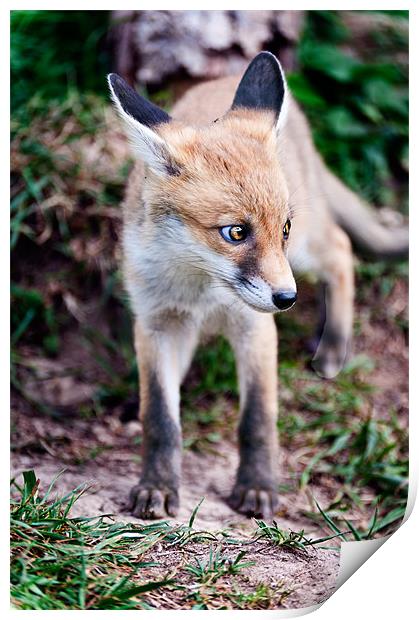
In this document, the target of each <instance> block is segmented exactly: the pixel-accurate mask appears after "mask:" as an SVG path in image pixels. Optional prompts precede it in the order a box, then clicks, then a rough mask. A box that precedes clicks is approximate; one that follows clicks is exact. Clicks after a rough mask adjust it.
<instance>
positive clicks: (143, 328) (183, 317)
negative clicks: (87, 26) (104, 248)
mask: <svg viewBox="0 0 419 620" xmlns="http://www.w3.org/2000/svg"><path fill="white" fill-rule="evenodd" d="M109 86H110V89H111V94H112V98H113V101H114V103H115V104H116V107H117V109H118V111H119V113H120V115H121V116H122V118H123V119H124V121H125V123H126V125H127V127H128V130H129V133H130V137H131V140H132V143H133V146H134V148H135V150H136V152H137V154H138V156H139V159H140V161H139V163H138V164H137V166H136V168H135V169H134V171H133V173H132V175H131V177H130V180H129V185H128V189H127V195H126V200H125V204H124V231H123V249H124V277H125V284H126V288H127V290H128V292H129V295H130V298H131V304H132V308H133V312H134V315H135V347H136V352H137V358H138V365H139V370H140V381H141V391H140V411H141V418H142V422H143V433H144V435H143V472H142V476H141V479H140V482H139V484H138V485H137V486H135V487H134V488H133V490H132V492H131V496H130V502H131V506H132V510H133V513H134V515H135V516H137V517H141V518H159V517H162V516H164V515H165V514H166V513H167V514H169V515H175V514H176V511H177V508H178V505H179V499H178V488H179V481H180V473H181V445H182V441H181V428H180V419H179V388H180V385H181V383H182V380H183V377H184V376H185V373H186V372H187V370H188V368H189V365H190V362H191V359H192V356H193V353H194V350H195V348H196V346H197V344H198V342H199V341H200V339H201V338H202V337H204V336H207V335H211V334H215V333H222V334H224V335H225V336H226V338H227V339H228V340H229V342H230V343H231V346H232V347H233V350H234V352H235V356H236V361H237V372H238V378H239V384H240V409H241V418H240V424H239V450H240V465H239V469H238V472H237V478H236V482H235V485H234V488H233V491H232V494H231V497H230V502H231V505H232V506H233V507H234V508H235V509H236V510H238V511H239V512H242V513H244V514H246V515H248V516H253V515H254V516H265V517H266V516H269V515H270V514H272V513H275V511H276V510H277V508H278V496H277V480H276V471H277V451H278V445H277V429H276V419H277V333H276V328H275V323H274V318H273V313H275V312H277V311H282V310H287V309H288V308H291V306H292V305H293V304H294V302H295V301H296V299H297V289H296V284H295V280H294V276H293V271H292V269H295V270H298V271H304V272H307V271H311V272H313V273H314V274H315V275H317V276H318V278H319V280H320V281H322V282H323V283H324V284H325V285H326V286H325V295H326V297H325V310H326V317H325V318H324V319H323V322H324V325H323V332H322V336H321V338H320V342H319V345H318V348H317V352H316V354H315V357H314V359H313V365H314V367H315V369H316V370H317V372H319V374H321V375H323V376H325V377H333V376H334V375H336V373H337V372H338V371H339V370H340V369H341V367H342V365H343V364H344V362H345V358H346V356H347V352H348V346H349V342H350V338H351V329H352V308H353V296H354V275H353V260H352V252H351V243H350V241H349V237H348V236H347V235H349V236H350V237H351V238H352V240H353V242H354V243H355V244H356V245H357V246H359V247H361V248H362V249H364V250H366V251H369V252H372V253H374V254H378V255H381V256H398V255H403V254H405V253H406V252H407V232H406V230H405V229H395V230H387V229H385V228H384V227H382V226H381V225H380V224H379V223H378V222H377V221H376V220H375V219H374V216H373V215H372V213H371V211H370V210H369V209H368V207H366V206H364V205H363V204H362V203H361V201H360V200H359V199H358V198H357V196H356V195H355V194H354V193H353V192H351V191H350V190H349V189H347V188H346V187H345V186H344V185H343V184H342V183H341V182H340V181H339V180H338V179H337V178H336V177H335V176H334V175H333V174H332V173H331V172H329V170H328V169H327V168H326V167H325V165H324V163H323V162H322V160H321V158H320V156H319V155H318V153H317V152H316V150H315V148H314V146H313V143H312V140H311V136H310V131H309V127H308V124H307V121H306V119H305V117H304V115H303V114H302V112H301V111H300V110H299V108H298V107H297V105H296V103H295V102H294V101H293V99H292V98H291V96H290V95H289V94H288V92H287V86H286V82H285V78H284V74H283V72H282V69H281V66H280V64H279V62H278V60H277V59H276V58H275V56H273V55H272V54H270V53H268V52H262V53H260V54H259V55H258V56H256V58H255V59H254V60H253V61H252V62H251V64H250V65H249V67H248V69H247V71H246V72H245V74H244V76H243V77H242V79H241V80H240V82H239V80H238V79H236V78H233V77H228V78H223V79H219V80H216V81H213V82H208V83H205V84H200V85H198V86H196V87H194V88H192V89H191V90H189V92H187V94H186V95H185V96H184V97H183V98H182V99H181V101H179V102H178V104H177V105H176V106H175V108H174V109H173V116H174V119H176V120H174V119H172V118H171V117H170V116H169V115H168V114H166V113H165V112H164V111H163V110H161V109H159V108H158V107H157V106H155V105H154V104H152V103H150V102H148V101H146V100H145V99H143V98H142V97H140V96H139V95H138V94H137V93H136V91H134V90H133V89H132V88H131V87H130V86H128V85H127V84H126V83H125V82H124V80H122V78H120V77H119V76H118V75H115V74H111V75H110V76H109ZM287 109H288V115H287ZM286 116H287V120H286ZM285 120H286V122H285ZM344 231H346V232H344Z"/></svg>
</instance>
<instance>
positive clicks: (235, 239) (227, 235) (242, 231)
mask: <svg viewBox="0 0 419 620" xmlns="http://www.w3.org/2000/svg"><path fill="white" fill-rule="evenodd" d="M220 233H221V236H222V237H223V238H224V239H225V240H226V241H229V242H230V243H241V242H242V241H244V240H245V239H246V238H247V235H248V230H247V228H246V226H241V225H239V224H236V225H234V226H223V227H222V228H220Z"/></svg>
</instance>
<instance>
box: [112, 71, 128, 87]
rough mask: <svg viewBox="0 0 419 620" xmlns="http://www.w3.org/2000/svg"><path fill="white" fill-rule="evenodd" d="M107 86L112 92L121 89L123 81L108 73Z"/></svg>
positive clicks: (116, 75) (123, 84)
mask: <svg viewBox="0 0 419 620" xmlns="http://www.w3.org/2000/svg"><path fill="white" fill-rule="evenodd" d="M108 84H109V86H110V87H111V88H112V89H113V90H115V91H116V90H117V89H121V88H123V87H124V86H125V85H126V84H125V80H123V79H122V78H121V76H120V75H118V74H117V73H109V74H108Z"/></svg>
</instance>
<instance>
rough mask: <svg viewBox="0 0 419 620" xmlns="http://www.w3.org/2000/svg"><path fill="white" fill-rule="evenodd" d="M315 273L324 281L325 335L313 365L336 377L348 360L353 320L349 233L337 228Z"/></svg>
mask: <svg viewBox="0 0 419 620" xmlns="http://www.w3.org/2000/svg"><path fill="white" fill-rule="evenodd" d="M314 271H316V272H317V274H318V275H319V277H320V278H321V279H322V281H323V282H324V284H325V286H324V287H323V295H324V303H323V304H322V312H321V314H322V317H321V322H322V323H323V325H321V326H320V327H322V328H323V329H322V334H321V337H320V341H319V344H318V347H317V351H316V353H315V355H314V357H313V361H312V365H313V368H314V369H315V371H316V372H317V373H318V374H319V375H320V376H322V377H325V378H328V379H329V378H332V377H335V376H336V375H337V374H338V372H339V371H340V370H341V369H342V368H343V366H344V364H345V361H346V359H347V357H348V354H349V351H350V346H351V338H352V321H353V302H354V270H353V258H352V248H351V243H350V241H349V238H348V236H347V235H346V233H345V232H344V231H343V230H342V229H341V228H339V227H338V226H336V225H334V226H333V228H332V230H331V232H330V235H328V240H327V251H326V252H322V253H320V254H319V253H316V262H315V266H314Z"/></svg>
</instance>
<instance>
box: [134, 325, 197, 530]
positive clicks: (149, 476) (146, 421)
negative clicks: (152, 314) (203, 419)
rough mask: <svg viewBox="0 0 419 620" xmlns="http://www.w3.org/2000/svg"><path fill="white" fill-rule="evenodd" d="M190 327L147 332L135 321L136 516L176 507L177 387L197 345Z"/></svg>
mask: <svg viewBox="0 0 419 620" xmlns="http://www.w3.org/2000/svg"><path fill="white" fill-rule="evenodd" d="M196 340H197V338H196V334H195V333H194V331H193V330H192V329H190V330H189V331H188V333H185V332H184V331H183V330H182V329H178V330H175V329H174V330H173V331H169V332H161V331H157V332H152V331H151V332H150V331H146V330H144V329H143V327H142V326H141V325H140V323H139V322H138V321H137V322H136V324H135V348H136V353H137V362H138V367H139V370H140V385H141V389H140V417H141V420H142V423H143V443H142V475H141V478H140V481H139V483H138V484H137V485H136V486H135V487H134V488H133V489H132V490H131V494H130V508H131V510H132V512H133V514H134V515H135V516H136V517H139V518H143V519H147V518H148V519H156V518H160V517H163V516H164V515H165V514H166V513H167V514H168V515H170V516H175V515H176V513H177V509H178V507H179V494H178V489H179V483H180V473H181V450H182V435H181V427H180V417H179V401H180V395H179V388H180V383H181V380H182V377H183V374H184V373H185V372H186V370H187V367H188V365H189V363H190V360H191V357H192V354H193V350H194V348H195V345H196Z"/></svg>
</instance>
